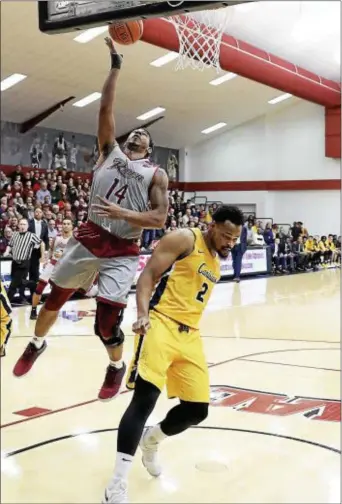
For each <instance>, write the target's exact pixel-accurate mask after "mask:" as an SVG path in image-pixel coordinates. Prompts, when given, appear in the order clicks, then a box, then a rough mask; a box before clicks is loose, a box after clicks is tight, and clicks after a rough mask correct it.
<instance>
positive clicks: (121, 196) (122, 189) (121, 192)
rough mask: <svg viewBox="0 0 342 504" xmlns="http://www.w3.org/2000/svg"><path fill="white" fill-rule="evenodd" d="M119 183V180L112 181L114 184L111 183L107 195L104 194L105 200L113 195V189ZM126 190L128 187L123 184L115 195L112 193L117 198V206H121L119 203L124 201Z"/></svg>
mask: <svg viewBox="0 0 342 504" xmlns="http://www.w3.org/2000/svg"><path fill="white" fill-rule="evenodd" d="M119 182H120V180H119V179H117V178H116V179H114V182H113V183H112V185H111V186H110V188H109V190H108V192H107V194H106V199H109V198H110V196H111V195H112V194H113V192H114V191H115V189H116V188H117V185H118V183H119ZM127 189H128V185H127V184H125V185H123V186H121V187H120V188H119V189H118V190H117V191H116V192H115V193H114V196H116V197H117V198H118V201H117V203H118V205H120V204H121V201H122V200H124V199H125V196H126V192H127Z"/></svg>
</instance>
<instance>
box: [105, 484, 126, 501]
mask: <svg viewBox="0 0 342 504" xmlns="http://www.w3.org/2000/svg"><path fill="white" fill-rule="evenodd" d="M112 503H116V504H118V503H119V504H121V503H122V504H127V503H128V494H127V483H126V481H124V480H122V479H120V478H117V479H115V480H113V481H111V482H110V483H109V485H108V486H107V488H106V490H105V494H104V497H103V500H102V504H112Z"/></svg>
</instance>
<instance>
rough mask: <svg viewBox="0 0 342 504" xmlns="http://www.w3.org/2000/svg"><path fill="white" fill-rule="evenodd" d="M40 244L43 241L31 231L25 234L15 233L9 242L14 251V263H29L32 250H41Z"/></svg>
mask: <svg viewBox="0 0 342 504" xmlns="http://www.w3.org/2000/svg"><path fill="white" fill-rule="evenodd" d="M40 242H41V240H40V239H39V238H38V236H37V235H35V234H34V233H31V232H30V231H26V232H25V233H19V232H18V231H16V232H15V233H13V236H12V238H11V239H10V242H9V246H10V247H11V249H12V258H13V261H16V262H19V261H28V260H29V259H30V258H31V254H32V250H33V249H34V248H39V245H40Z"/></svg>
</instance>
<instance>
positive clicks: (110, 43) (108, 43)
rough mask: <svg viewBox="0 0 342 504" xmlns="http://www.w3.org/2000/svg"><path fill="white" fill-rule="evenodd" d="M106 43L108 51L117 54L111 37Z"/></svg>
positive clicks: (107, 38)
mask: <svg viewBox="0 0 342 504" xmlns="http://www.w3.org/2000/svg"><path fill="white" fill-rule="evenodd" d="M105 42H106V45H107V47H108V49H109V50H110V52H111V53H115V54H116V52H117V51H116V49H115V46H114V41H113V39H112V38H111V37H106V38H105Z"/></svg>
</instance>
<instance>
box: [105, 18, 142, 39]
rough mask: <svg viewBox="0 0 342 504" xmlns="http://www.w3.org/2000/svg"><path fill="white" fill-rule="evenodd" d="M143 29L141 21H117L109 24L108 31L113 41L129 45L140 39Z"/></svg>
mask: <svg viewBox="0 0 342 504" xmlns="http://www.w3.org/2000/svg"><path fill="white" fill-rule="evenodd" d="M143 30H144V25H143V22H142V21H140V20H139V21H128V22H127V23H123V22H119V23H113V24H111V25H110V27H109V29H108V31H109V35H110V36H111V37H112V39H113V40H114V42H117V43H118V44H121V45H131V44H135V42H138V40H140V39H141V37H142V34H143Z"/></svg>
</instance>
